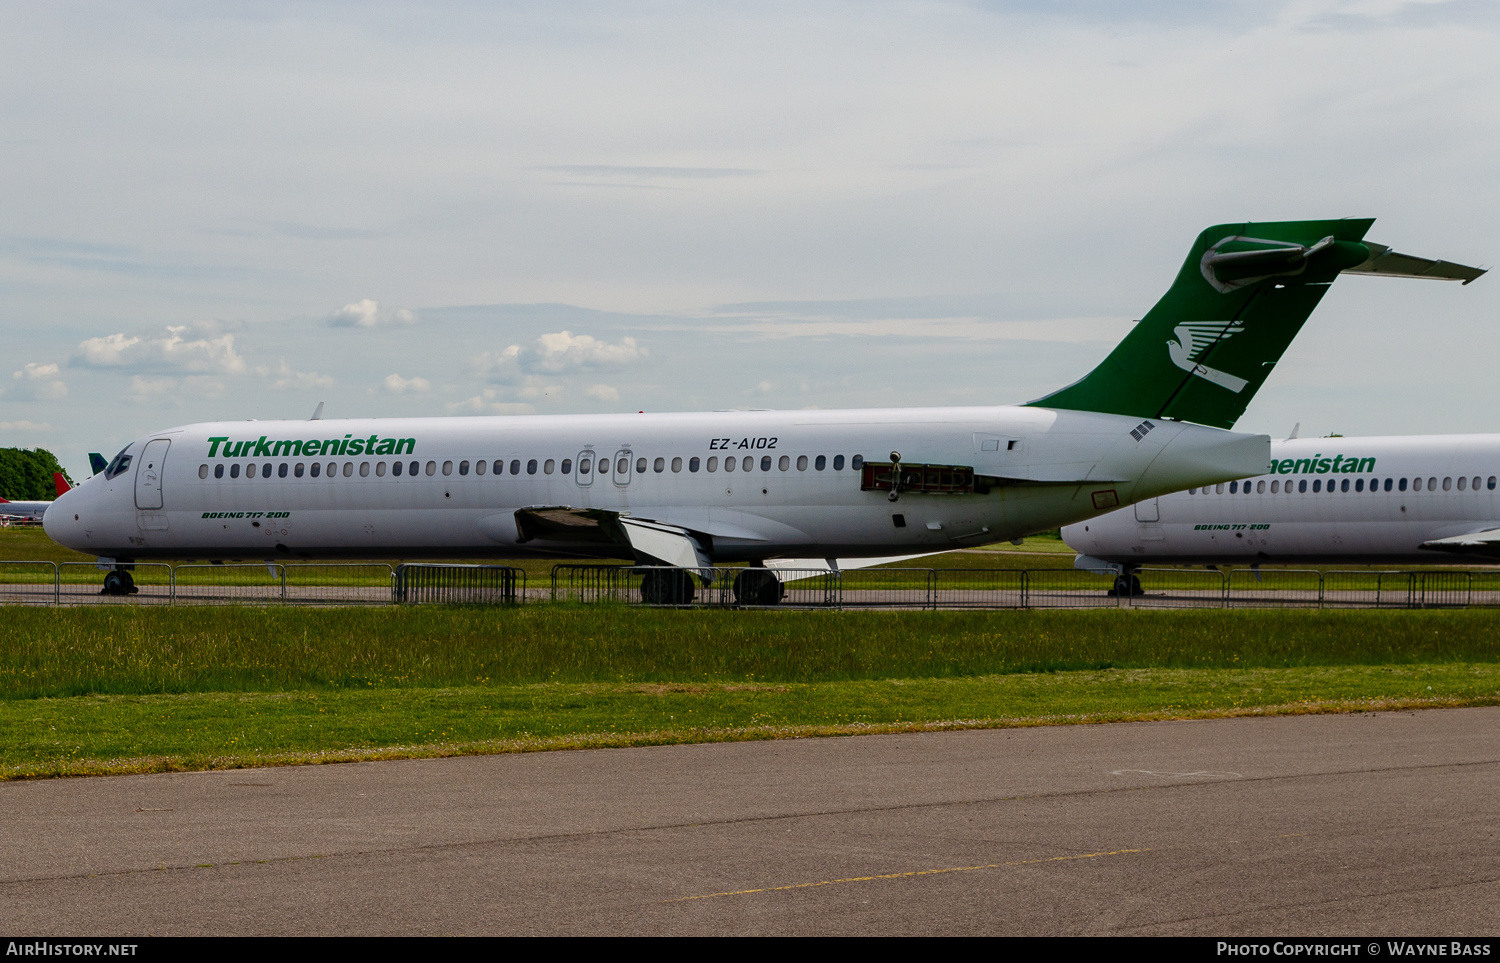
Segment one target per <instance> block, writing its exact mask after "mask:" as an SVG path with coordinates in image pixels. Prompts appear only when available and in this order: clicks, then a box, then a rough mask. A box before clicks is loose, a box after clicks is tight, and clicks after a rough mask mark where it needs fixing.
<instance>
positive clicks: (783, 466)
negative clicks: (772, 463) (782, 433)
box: [776, 455, 792, 471]
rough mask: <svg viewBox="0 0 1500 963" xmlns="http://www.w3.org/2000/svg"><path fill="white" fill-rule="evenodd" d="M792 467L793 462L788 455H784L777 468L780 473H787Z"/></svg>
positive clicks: (778, 461) (777, 463)
mask: <svg viewBox="0 0 1500 963" xmlns="http://www.w3.org/2000/svg"><path fill="white" fill-rule="evenodd" d="M790 467H792V460H791V459H790V458H788V457H787V456H786V455H782V456H781V458H780V459H778V460H777V462H776V468H777V469H778V470H779V471H786V470H787V469H788V468H790Z"/></svg>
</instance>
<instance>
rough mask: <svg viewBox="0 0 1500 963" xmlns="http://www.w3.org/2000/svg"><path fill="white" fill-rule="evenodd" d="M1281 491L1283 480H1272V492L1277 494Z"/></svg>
mask: <svg viewBox="0 0 1500 963" xmlns="http://www.w3.org/2000/svg"><path fill="white" fill-rule="evenodd" d="M1279 491H1281V482H1280V481H1273V482H1271V494H1272V495H1274V494H1276V493H1277V492H1279Z"/></svg>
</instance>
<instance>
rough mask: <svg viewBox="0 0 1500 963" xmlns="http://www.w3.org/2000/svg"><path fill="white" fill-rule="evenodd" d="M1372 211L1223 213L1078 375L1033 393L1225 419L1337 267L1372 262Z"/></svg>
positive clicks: (1051, 401) (1150, 412)
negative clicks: (1229, 216) (1345, 215)
mask: <svg viewBox="0 0 1500 963" xmlns="http://www.w3.org/2000/svg"><path fill="white" fill-rule="evenodd" d="M1373 223H1374V219H1373V218H1368V219H1359V220H1338V221H1279V222H1271V223H1264V224H1220V225H1218V226H1216V227H1211V228H1209V229H1208V230H1206V231H1204V232H1203V233H1202V234H1200V235H1198V240H1197V242H1196V243H1195V244H1194V245H1193V249H1192V251H1191V252H1190V253H1189V254H1188V258H1187V261H1186V262H1185V263H1184V264H1183V266H1182V270H1181V271H1180V272H1178V274H1177V280H1176V281H1174V282H1173V283H1172V287H1171V289H1170V290H1168V291H1167V293H1166V294H1165V295H1164V296H1163V297H1162V299H1161V300H1160V301H1158V302H1157V303H1156V306H1155V307H1154V308H1152V309H1151V310H1150V312H1148V313H1147V315H1146V316H1145V317H1144V318H1142V319H1141V320H1140V321H1139V322H1138V323H1137V324H1136V326H1135V328H1134V329H1133V330H1132V331H1131V332H1130V334H1129V335H1128V336H1126V338H1125V340H1124V341H1121V342H1120V344H1119V346H1118V347H1116V348H1115V350H1114V351H1113V352H1111V353H1110V355H1109V357H1107V358H1105V359H1104V361H1103V362H1102V363H1101V364H1100V365H1099V367H1097V368H1095V369H1094V370H1093V371H1091V372H1089V374H1088V376H1087V377H1085V378H1084V379H1083V380H1081V381H1078V382H1076V383H1074V384H1071V385H1069V386H1068V387H1066V388H1063V389H1062V390H1060V391H1055V392H1053V393H1052V394H1050V395H1047V396H1046V397H1045V398H1038V399H1037V400H1036V401H1033V402H1030V404H1031V405H1034V406H1037V407H1042V408H1070V409H1077V410H1083V411H1102V412H1107V413H1110V414H1120V415H1139V416H1141V417H1144V418H1173V419H1177V420H1180V421H1192V422H1197V423H1198V424H1201V425H1210V426H1212V427H1216V428H1229V427H1231V426H1233V425H1234V422H1235V420H1236V419H1237V418H1239V416H1240V415H1241V414H1243V413H1244V411H1245V407H1246V406H1247V405H1249V404H1250V399H1251V398H1253V397H1255V392H1256V391H1257V390H1258V389H1259V388H1260V386H1261V384H1262V383H1263V382H1264V381H1265V380H1266V377H1267V376H1268V375H1269V374H1270V373H1271V368H1272V367H1273V366H1274V365H1275V364H1276V362H1277V361H1279V360H1281V355H1282V352H1284V351H1285V350H1286V347H1287V345H1289V344H1291V341H1292V338H1294V337H1296V335H1297V332H1298V331H1299V330H1301V328H1302V324H1303V322H1305V321H1306V320H1307V317H1308V315H1310V314H1312V310H1313V308H1315V307H1317V306H1318V301H1319V300H1320V299H1321V298H1322V297H1323V294H1324V292H1325V291H1327V290H1328V286H1329V284H1331V283H1332V282H1333V280H1334V278H1335V277H1337V276H1338V274H1339V272H1340V271H1344V270H1347V269H1350V268H1356V267H1359V266H1362V265H1365V264H1367V263H1369V262H1370V261H1371V260H1372V258H1374V257H1375V256H1376V255H1377V254H1378V253H1379V252H1382V251H1384V250H1385V249H1384V248H1380V247H1379V246H1378V245H1372V246H1371V247H1374V248H1375V249H1376V250H1373V251H1372V250H1371V247H1366V246H1365V245H1364V244H1362V243H1360V242H1361V241H1362V240H1363V239H1364V236H1365V232H1366V231H1368V230H1369V229H1370V225H1371V224H1373Z"/></svg>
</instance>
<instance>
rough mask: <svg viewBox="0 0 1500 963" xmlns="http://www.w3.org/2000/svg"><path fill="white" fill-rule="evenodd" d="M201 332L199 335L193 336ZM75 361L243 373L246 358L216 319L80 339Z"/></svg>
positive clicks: (87, 364)
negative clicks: (138, 332)
mask: <svg viewBox="0 0 1500 963" xmlns="http://www.w3.org/2000/svg"><path fill="white" fill-rule="evenodd" d="M190 333H191V334H192V335H198V336H197V337H192V336H190ZM72 363H74V364H77V365H81V366H83V367H86V368H134V369H136V370H140V371H162V370H179V371H215V372H220V373H223V374H240V373H242V372H244V370H245V359H244V358H242V357H240V355H239V354H238V353H237V352H236V351H235V349H234V335H233V334H227V333H219V331H218V326H217V325H215V324H213V323H212V322H206V323H203V324H197V325H185V324H175V325H174V324H169V325H167V326H165V327H164V328H161V329H158V330H157V331H155V332H151V333H143V334H126V333H124V332H117V333H115V334H109V335H105V336H103V337H100V338H89V339H88V340H86V341H83V342H80V343H79V345H78V348H77V350H75V351H74V353H73V357H72Z"/></svg>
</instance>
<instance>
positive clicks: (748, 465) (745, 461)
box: [740, 455, 755, 471]
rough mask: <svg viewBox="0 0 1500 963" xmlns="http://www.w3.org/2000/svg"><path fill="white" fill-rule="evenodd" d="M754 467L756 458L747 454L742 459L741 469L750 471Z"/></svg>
mask: <svg viewBox="0 0 1500 963" xmlns="http://www.w3.org/2000/svg"><path fill="white" fill-rule="evenodd" d="M754 467H755V459H754V458H753V457H752V456H750V455H746V456H745V457H744V458H742V459H740V471H749V470H750V469H752V468H754Z"/></svg>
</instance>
